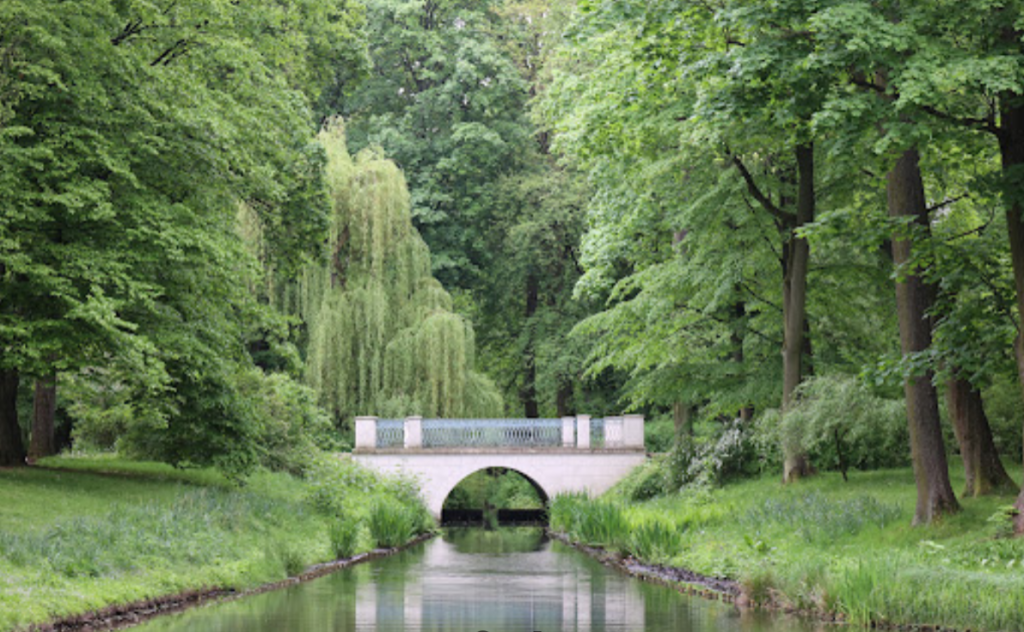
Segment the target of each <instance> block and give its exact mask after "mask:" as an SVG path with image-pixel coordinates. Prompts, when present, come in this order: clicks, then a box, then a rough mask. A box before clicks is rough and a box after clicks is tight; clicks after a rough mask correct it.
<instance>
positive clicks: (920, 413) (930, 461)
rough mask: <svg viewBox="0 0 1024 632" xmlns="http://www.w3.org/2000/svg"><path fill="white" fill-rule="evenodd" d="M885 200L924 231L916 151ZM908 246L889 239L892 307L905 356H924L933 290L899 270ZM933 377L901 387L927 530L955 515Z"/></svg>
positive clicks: (896, 173) (919, 520) (899, 165)
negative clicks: (936, 521)
mask: <svg viewBox="0 0 1024 632" xmlns="http://www.w3.org/2000/svg"><path fill="white" fill-rule="evenodd" d="M886 197H887V201H888V206H889V215H890V217H893V218H901V217H911V218H913V221H914V223H915V224H916V227H917V228H918V229H919V230H922V231H925V232H927V231H928V228H929V223H928V207H927V205H926V203H925V198H924V183H923V182H922V180H921V169H920V165H919V156H918V153H917V150H916V149H908V150H907V151H905V152H904V153H903V155H902V156H900V158H899V160H897V161H896V164H895V166H893V168H892V170H891V171H890V172H889V174H888V178H887V182H886ZM912 245H913V244H912V240H911V238H909V237H907V236H904V235H894V238H893V243H892V254H893V261H894V262H895V264H896V268H897V271H898V273H899V276H898V277H897V280H896V306H897V310H898V314H899V325H900V349H901V351H902V353H903V355H904V356H907V355H909V354H913V353H918V352H923V351H926V350H927V349H928V348H929V347H930V346H931V343H932V333H931V332H932V327H931V322H930V319H929V318H928V310H929V308H931V306H932V302H933V301H934V296H935V291H934V288H933V287H932V286H931V285H930V284H928V283H927V282H925V280H924V279H923V278H922V277H921V276H919V275H918V274H916V273H915V272H914V270H908V269H901V268H904V266H906V264H907V262H908V261H910V259H911V247H912ZM932 377H933V372H932V371H931V370H930V369H929V370H927V371H925V372H924V374H922V375H910V376H907V377H906V378H905V380H904V382H903V390H904V393H905V394H906V400H907V424H908V427H909V429H910V454H911V458H912V459H913V463H914V478H915V480H916V482H917V508H916V510H915V512H914V524H915V525H916V524H927V523H930V522H931V521H932V520H934V519H935V518H937V517H939V516H941V515H943V514H948V513H955V512H957V511H959V510H960V505H959V504H958V503H957V500H956V496H955V495H954V494H953V488H952V486H951V485H950V483H949V467H948V464H947V463H946V450H945V446H944V445H943V443H942V428H941V425H940V421H939V400H938V395H937V393H936V391H935V385H934V384H933V383H932Z"/></svg>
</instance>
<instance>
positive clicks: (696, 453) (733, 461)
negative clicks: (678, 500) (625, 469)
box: [664, 419, 760, 491]
mask: <svg viewBox="0 0 1024 632" xmlns="http://www.w3.org/2000/svg"><path fill="white" fill-rule="evenodd" d="M751 435H752V432H751V431H750V427H749V425H747V424H744V423H743V422H742V421H741V420H739V419H734V420H732V421H730V422H728V423H726V424H724V425H723V426H722V430H721V431H720V432H719V434H718V436H717V437H713V438H711V440H709V441H705V442H703V443H697V442H695V441H694V440H692V439H691V438H689V437H683V438H681V439H680V441H678V442H677V443H676V445H675V447H673V448H672V451H671V452H669V454H668V458H667V459H666V461H665V470H664V472H665V477H666V480H665V487H666V488H667V489H668V490H670V491H677V490H679V489H682V488H683V487H688V486H696V487H713V486H717V485H721V484H722V483H724V482H726V481H728V480H732V479H735V478H740V477H743V476H752V475H754V474H756V473H758V471H759V469H760V464H759V463H760V462H759V458H758V454H757V449H756V446H755V443H754V442H753V440H752V436H751Z"/></svg>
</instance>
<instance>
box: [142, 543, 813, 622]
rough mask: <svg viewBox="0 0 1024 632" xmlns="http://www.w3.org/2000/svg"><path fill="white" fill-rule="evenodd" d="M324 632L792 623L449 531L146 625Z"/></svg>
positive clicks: (556, 547)
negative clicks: (404, 547)
mask: <svg viewBox="0 0 1024 632" xmlns="http://www.w3.org/2000/svg"><path fill="white" fill-rule="evenodd" d="M136 629H138V630H145V631H146V632H156V631H169V630H176V631H179V630H189V631H198V632H207V631H209V632H212V631H223V632H229V631H235V630H238V631H239V632H241V631H243V630H244V631H246V632H250V631H271V630H273V631H274V632H278V631H281V630H289V631H298V630H317V631H325V632H349V631H355V632H370V631H381V632H391V631H395V632H397V631H403V632H419V631H423V632H428V631H429V632H432V631H444V632H478V631H480V630H486V631H487V632H532V631H541V632H590V631H593V632H604V631H608V632H612V631H626V630H629V631H634V630H651V631H666V632H667V631H669V630H671V631H673V632H679V631H693V632H712V631H714V632H719V631H722V632H730V631H740V630H742V631H743V632H756V631H760V630H771V631H772V632H782V631H784V630H785V631H788V630H798V629H801V626H798V625H797V624H795V623H794V622H791V621H789V622H775V623H772V622H771V621H770V620H768V619H767V618H766V617H763V616H760V615H751V614H746V615H743V616H740V615H739V614H738V612H737V611H736V610H735V609H733V608H731V607H728V606H724V605H722V604H719V603H715V602H707V601H703V600H699V599H693V598H689V597H686V596H683V595H680V594H678V593H676V592H675V591H672V590H669V589H667V588H663V587H660V586H653V585H650V584H645V583H642V582H638V581H636V580H633V579H631V578H629V577H626V576H624V575H622V574H620V573H618V572H616V571H613V570H610V569H607V568H605V567H603V566H602V565H600V564H598V563H597V562H594V561H593V560H591V559H589V558H586V557H584V556H582V555H580V554H579V553H577V552H575V551H572V550H571V549H568V548H567V547H564V546H562V545H561V544H560V543H557V542H549V541H547V540H546V539H545V538H544V536H543V533H542V532H541V531H540V530H539V529H526V528H518V529H501V530H498V531H494V532H488V531H484V530H482V529H462V530H449V531H448V532H447V533H446V535H445V536H444V537H443V538H435V539H434V540H432V541H430V542H428V543H426V544H425V545H423V546H419V547H416V548H414V549H412V550H409V551H406V552H403V553H401V554H398V555H395V556H393V557H389V558H386V559H383V560H379V561H377V562H373V563H371V564H364V565H361V566H356V567H353V568H351V569H348V570H345V571H341V572H338V573H335V574H333V575H329V576H327V577H324V578H321V579H318V580H315V581H312V582H309V583H306V584H301V585H297V586H293V587H290V588H286V589H283V590H279V591H275V592H270V593H266V594H263V595H258V596H255V597H250V598H246V599H241V600H238V601H234V602H229V603H224V604H218V605H214V606H210V607H205V608H200V609H196V610H191V611H188V612H185V613H181V614H178V615H172V616H169V617H165V618H161V619H157V620H154V621H152V622H149V623H147V624H144V625H143V626H140V627H139V628H136Z"/></svg>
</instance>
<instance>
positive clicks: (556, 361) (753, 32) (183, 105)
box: [0, 0, 1024, 627]
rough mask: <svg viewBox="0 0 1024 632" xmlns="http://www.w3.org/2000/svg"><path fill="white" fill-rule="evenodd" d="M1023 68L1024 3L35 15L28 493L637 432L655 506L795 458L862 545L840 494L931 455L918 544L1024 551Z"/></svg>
mask: <svg viewBox="0 0 1024 632" xmlns="http://www.w3.org/2000/svg"><path fill="white" fill-rule="evenodd" d="M1022 75H1024V3H1022V2H1021V0H1005V1H998V2H996V1H992V0H962V1H958V2H952V1H950V0H937V1H934V2H918V3H912V2H902V3H901V2H873V1H870V0H787V1H786V2H755V3H751V2H747V1H745V0H720V1H717V2H714V3H708V2H705V1H702V0H666V1H664V2H654V3H652V2H642V1H640V0H621V1H616V2H597V1H596V0H578V1H577V2H549V1H545V0H474V1H473V2H467V1H461V0H459V1H455V0H453V1H450V2H449V1H445V2H439V1H433V0H432V1H429V2H419V0H364V1H361V2H360V1H357V0H272V1H269V2H263V3H259V4H257V5H251V6H250V5H248V4H240V3H238V2H237V1H235V0H178V1H170V2H166V3H153V2H151V1H149V0H95V1H93V2H88V3H60V4H53V3H46V2H41V1H39V0H5V1H4V2H3V3H0V165H2V170H0V467H21V466H23V465H25V464H26V460H29V461H31V460H33V459H42V458H45V457H47V456H49V455H52V454H55V453H57V452H59V451H60V450H68V449H78V450H83V449H99V450H114V451H117V453H118V454H120V455H121V456H123V457H127V458H136V459H145V460H155V461H160V462H163V463H167V464H171V465H173V466H175V467H178V468H185V469H188V468H192V469H195V468H208V467H213V468H215V469H216V470H217V471H218V472H219V473H220V474H219V475H223V476H226V477H228V478H229V479H230V480H231V481H232V482H233V484H234V485H236V486H241V485H243V484H245V482H246V480H247V479H248V478H250V477H252V476H253V475H254V474H257V473H260V474H259V476H263V474H262V473H261V472H264V471H267V470H269V471H275V472H288V473H290V474H292V475H296V476H300V477H302V476H304V477H309V476H313V478H312V479H303V480H313V481H315V480H317V477H318V476H321V475H322V474H323V472H322V471H321V469H322V468H321V465H322V463H321V462H320V461H319V460H318V459H316V458H312V455H316V454H319V453H320V451H321V450H344V449H346V448H347V447H348V446H350V445H351V440H352V424H353V421H352V416H353V415H355V414H375V415H379V416H389V417H390V416H402V415H407V414H412V415H428V416H429V415H444V416H469V415H474V416H475V415H481V416H482V415H487V416H490V415H496V414H498V413H499V412H500V413H501V414H504V415H510V416H517V417H518V416H525V417H538V416H545V417H562V416H567V415H573V414H590V415H594V416H605V415H608V414H611V413H615V412H622V410H621V409H623V408H628V409H629V410H630V411H633V412H638V413H643V414H645V415H646V417H647V418H648V419H649V420H650V424H649V428H648V430H649V431H650V433H649V436H650V438H651V443H650V444H649V445H650V447H651V448H652V449H654V450H657V451H664V452H665V453H666V456H665V457H663V460H662V461H661V462H660V463H661V464H660V465H658V466H657V467H654V468H653V469H645V470H643V471H642V472H641V473H639V474H637V477H636V478H635V479H633V481H632V483H631V484H632V485H633V487H632V488H631V490H630V491H629V492H628V493H626V495H627V496H629V497H630V498H632V499H633V501H635V502H643V503H650V505H649V508H650V511H652V512H654V511H655V509H654V508H656V507H659V506H660V505H658V504H657V503H659V502H662V503H668V502H669V501H668V500H660V501H659V500H656V499H657V498H672V497H673V495H674V494H678V493H680V490H694V489H698V490H704V491H701V494H704V493H709V494H717V493H718V492H716V491H713V490H716V489H717V487H718V486H720V485H723V484H725V483H730V484H731V483H734V482H735V481H738V480H743V479H744V478H750V477H757V476H763V475H770V474H772V473H774V474H777V475H778V476H780V477H781V478H782V479H783V480H785V481H786V482H787V483H790V484H793V485H795V486H796V487H795V488H794V489H793V490H785V491H783V492H780V493H781V494H782V496H783V497H788V496H786V495H788V494H797V495H799V494H807V496H806V498H810V499H811V500H808V501H807V503H808V504H807V506H806V507H804V509H806V511H807V512H808V513H807V518H806V519H807V520H809V521H817V522H820V523H821V524H820V525H819V527H820V528H821V529H824V530H825V531H826V532H829V530H831V529H840V530H842V529H846V528H847V527H844V526H841V525H844V524H848V523H849V524H852V523H850V522H849V521H853V520H854V518H853V517H852V516H854V515H857V514H859V515H860V516H861V517H864V516H876V518H877V517H878V516H884V517H886V518H885V519H887V520H888V519H889V518H888V517H889V516H890V514H891V513H893V512H894V510H893V509H892V506H893V502H892V501H891V500H887V499H886V498H876V499H875V500H874V501H872V500H863V499H862V500H857V499H853V498H851V499H847V500H842V501H835V502H840V504H842V507H839V506H835V507H833V505H832V504H830V503H832V502H833V501H831V500H825V501H822V500H821V498H827V497H825V496H821V497H819V496H814V495H813V494H812V493H811V492H813V490H814V489H815V485H821V484H824V483H820V482H816V481H815V480H814V475H815V474H816V473H821V474H824V478H822V479H821V480H824V481H829V480H831V476H832V474H831V472H836V473H837V474H838V475H839V476H840V477H843V478H849V479H850V481H851V486H853V485H854V483H855V481H857V480H858V479H860V478H861V477H863V476H866V475H865V474H864V472H866V471H871V470H878V469H885V468H899V467H907V466H911V467H912V470H911V471H912V472H913V473H914V474H913V478H912V480H910V479H906V478H905V477H896V478H895V479H894V480H898V481H902V484H903V485H905V486H906V489H908V490H913V493H914V494H915V499H914V507H913V510H912V512H911V513H909V514H907V513H906V509H905V508H904V507H903V504H902V503H904V501H902V500H901V501H899V502H900V503H901V504H900V507H901V509H900V511H901V512H902V513H900V514H899V515H898V516H899V517H898V522H900V524H901V525H903V523H906V522H910V523H913V524H915V525H920V526H922V527H925V529H924V530H922V531H921V532H914V533H915V534H916V535H914V536H907V537H908V538H911V539H913V538H920V539H922V540H921V541H922V542H926V541H933V542H938V540H937V539H936V538H938V537H939V536H938V535H935V534H942V533H943V532H944V529H947V528H949V527H948V525H955V524H958V521H961V520H965V521H970V520H972V518H970V517H961V516H958V514H959V513H962V514H963V515H964V516H970V515H972V512H980V514H985V513H988V514H989V515H993V516H1001V517H1002V518H1001V519H1002V520H1003V522H1004V523H1010V522H1013V524H1014V525H1015V533H1016V534H1017V535H1024V491H1022V490H1024V486H1022V484H1021V483H1022V481H1021V480H1020V476H1019V464H1020V459H1021V456H1022V451H1021V446H1022V445H1024V433H1022V428H1024V424H1022V410H1024V406H1022V399H1021V394H1022V392H1024V391H1022V387H1024V382H1022V380H1024V352H1021V349H1022V348H1024V344H1022V342H1021V341H1022V337H1021V336H1022V331H1024V195H1022V194H1021V192H1022V191H1024V93H1022V88H1021V85H1022V84H1021V76H1022ZM950 455H958V457H955V458H954V460H953V467H952V468H950ZM951 470H952V472H953V474H952V477H951V474H950V472H951ZM12 475H16V474H12ZM26 476H31V475H26ZM329 476H338V477H341V478H343V479H345V478H347V477H349V476H350V474H345V473H336V474H329ZM351 476H355V475H351ZM960 477H962V479H961V478H960ZM356 478H358V476H357V477H356ZM254 480H255V479H254ZM805 480H807V481H808V482H807V485H806V486H805V485H804V481H805ZM253 485H254V484H253V483H252V481H250V482H249V486H248V487H246V488H244V489H254V488H255V487H254V486H253ZM239 489H243V488H242V487H239ZM1009 489H1015V490H1017V491H1018V493H1019V496H1018V499H1017V501H1016V502H1015V503H1012V504H1015V505H1016V509H1006V510H1005V511H1004V510H1003V508H1005V506H1006V505H1008V504H1011V503H1006V502H1004V501H1005V499H1006V498H1007V496H1006V494H1007V490H1009ZM707 490H711V491H707ZM392 491H393V493H392V492H388V494H389V497H390V496H391V495H397V496H402V493H399V492H398V491H395V490H392ZM624 493H625V492H624ZM685 493H686V494H688V493H689V492H685ZM319 494H320V495H319V496H316V498H317V500H316V501H315V503H314V505H315V507H316V508H317V509H316V510H317V511H319V512H321V513H325V512H326V513H329V514H332V515H344V514H345V512H347V511H350V508H348V507H347V505H345V504H344V503H343V502H341V501H338V500H337V499H336V498H333V497H332V495H331V493H329V490H328V489H327V488H326V487H325V488H323V489H321V491H320V492H319ZM989 497H991V498H996V499H999V500H998V501H997V504H998V506H995V507H993V506H989V505H988V504H987V503H990V502H993V501H990V500H987V498H989ZM456 500H458V499H456ZM196 502H199V501H196ZM203 502H205V501H203ZM310 502H313V501H310ZM792 502H796V501H792ZM843 503H845V504H843ZM858 503H862V504H858ZM314 505H311V506H314ZM401 506H407V503H406V504H402V505H401ZM645 506H648V505H645ZM711 506H715V505H711ZM700 507H706V506H704V505H701V506H700ZM800 507H803V506H802V505H801V506H800ZM972 507H975V508H976V507H985V508H986V509H985V510H979V509H972ZM364 509H365V510H366V511H368V512H369V513H368V514H367V515H366V520H367V522H366V524H367V525H369V524H373V525H376V528H377V529H378V530H379V531H380V532H381V533H382V534H383V532H384V531H387V532H388V533H389V534H390V535H387V536H384V535H382V536H381V537H382V538H385V539H387V540H388V541H400V540H401V539H402V538H404V537H405V536H406V535H407V531H406V530H405V529H404V527H403V526H402V525H405V524H407V523H409V522H410V521H415V520H416V518H414V517H412V516H408V515H407V516H404V517H403V515H402V512H403V511H404V510H403V509H400V508H399V505H395V504H392V503H390V502H389V501H383V500H381V501H380V502H377V503H370V505H368V506H367V507H365V508H361V509H360V511H363V510H364ZM797 509H798V507H797V505H793V506H789V505H786V506H785V507H784V509H779V510H777V511H776V510H769V509H768V508H765V509H764V510H763V511H764V513H765V515H764V517H763V521H764V522H765V524H772V525H782V523H781V522H778V520H776V519H775V518H773V517H772V516H776V515H778V516H781V515H783V514H787V513H790V514H792V513H794V512H795V513H799V512H798V511H797ZM603 510H604V509H602V511H603ZM664 510H665V512H666V513H667V514H672V513H673V512H675V511H680V512H684V513H685V511H690V510H689V509H686V510H685V511H684V509H678V508H675V509H674V508H672V507H669V506H666V507H665V508H664ZM183 511H184V510H183ZM246 511H248V510H246ZM693 511H695V512H697V514H695V515H698V516H699V512H701V511H711V510H710V509H706V508H700V509H693ZM751 511H752V510H751ZM332 512H333V513H332ZM272 514H273V512H271V514H270V515H272ZM833 514H836V515H840V516H848V517H847V518H842V519H841V520H839V524H840V526H830V525H832V524H833V523H832V522H830V521H831V520H832V518H833ZM801 515H802V514H801ZM978 517H979V515H974V518H978ZM110 519H111V520H115V519H119V518H116V517H114V516H112V517H110ZM132 519H135V518H132ZM138 519H139V520H144V519H146V520H148V519H149V518H145V517H138ZM609 519H610V520H613V521H615V520H619V519H618V518H614V517H611V518H609ZM872 519H875V518H872ZM879 519H880V518H879ZM998 522H999V518H997V519H996V523H998ZM599 524H600V523H599ZM972 524H973V523H972ZM347 525H350V523H348V522H345V521H342V522H340V523H337V525H336V526H335V527H333V530H332V531H331V535H330V538H329V539H330V541H331V548H333V549H334V552H335V553H339V552H346V551H350V550H356V549H358V547H359V546H361V545H359V544H358V543H359V542H360V537H361V536H360V535H359V533H357V532H355V531H353V530H351V529H350V528H349V526H347ZM637 526H638V531H637V533H638V534H642V535H643V537H644V542H645V544H643V545H642V546H643V550H644V551H645V552H646V553H647V554H648V555H652V556H655V557H658V556H659V554H658V551H659V550H660V549H659V547H661V546H662V544H659V543H660V542H662V541H663V540H664V539H665V538H666V537H667V536H666V533H670V532H671V530H672V529H674V528H675V527H672V526H671V525H669V526H666V525H665V524H662V523H658V522H652V523H651V524H649V525H637ZM1000 526H1001V525H999V524H996V526H994V527H993V528H994V529H997V530H998V529H999V528H1000ZM11 528H12V529H15V531H17V533H16V535H17V537H19V538H28V539H26V540H25V542H29V541H30V540H31V538H32V537H34V536H32V535H31V533H32V531H31V529H30V528H28V527H26V528H24V529H21V530H18V529H17V528H16V527H13V526H12V527H11ZM268 528H270V527H268ZM601 528H603V527H601ZM772 528H773V529H775V528H776V527H772ZM777 528H778V529H779V530H780V532H785V530H786V529H787V528H788V529H789V531H790V532H791V533H790V534H789V535H788V536H786V537H788V538H795V539H796V540H795V541H801V540H800V538H802V537H803V536H801V535H800V534H801V533H804V532H806V531H807V530H808V529H812V527H810V526H807V525H797V524H790V525H789V526H788V527H783V526H778V527H777ZM850 528H852V527H850ZM865 528H867V527H865ZM889 528H890V527H886V528H885V529H884V530H883V532H885V533H888V531H887V530H888V529H889ZM892 528H897V527H892ZM903 528H904V527H903V526H900V527H899V529H900V530H901V531H900V532H902V529H903ZM749 535H750V538H751V542H752V543H754V544H752V545H746V541H745V540H744V545H746V546H748V548H759V547H758V546H757V543H758V542H762V543H763V542H765V540H763V539H761V538H760V537H758V536H757V534H756V533H753V532H750V533H749ZM786 537H781V536H779V535H778V534H773V535H772V536H771V538H769V540H777V541H779V542H781V541H783V540H786ZM815 537H817V536H815ZM842 537H846V536H842ZM851 537H860V536H851ZM987 537H988V536H985V537H979V538H978V540H977V541H978V542H988V541H989V540H987V539H986V538H987ZM812 539H813V538H812ZM897 539H898V538H897ZM10 541H11V542H15V540H10ZM786 541H788V540H786ZM17 542H21V540H17ZM993 542H997V544H993V545H992V546H995V547H997V548H998V547H1003V546H1011V545H1009V544H1004V543H1003V542H1002V541H1001V540H999V541H995V540H993ZM897 544H898V543H897ZM19 546H20V545H19ZM26 546H27V547H28V550H31V549H32V547H34V546H36V545H35V544H30V545H26ZM39 546H42V545H39ZM779 546H782V545H781V544H777V543H776V542H771V541H769V542H768V543H767V544H765V547H767V548H768V549H770V548H771V547H779ZM894 546H895V545H894ZM915 546H918V545H915ZM919 546H920V547H921V548H920V549H916V548H914V549H913V550H914V551H916V552H917V553H916V555H923V553H922V551H924V550H926V549H928V548H929V547H930V546H931V545H926V544H921V545H919ZM940 546H944V545H940ZM965 546H966V545H965ZM975 546H978V547H982V545H981V544H977V545H975ZM1012 546H1016V545H1012ZM37 548H38V547H37ZM761 548H764V547H761ZM911 548H913V547H911ZM932 548H934V547H932ZM898 549H899V547H898V546H896V549H895V550H898ZM936 550H941V549H936ZM29 558H31V556H29V557H27V558H25V559H29ZM33 559H34V558H33ZM752 559H753V558H752ZM883 559H887V558H885V556H884V555H882V554H881V553H880V554H879V560H883ZM983 559H986V560H988V559H989V557H987V556H986V557H983ZM1000 559H1002V558H1001V557H1000ZM698 561H699V560H698ZM78 563H79V562H75V564H78ZM82 563H83V564H84V562H82ZM1007 563H1009V562H1007ZM1015 565H1016V563H1015ZM73 566H74V564H72V565H71V566H68V567H67V568H73ZM911 566H913V564H911ZM87 570H88V569H87ZM779 572H780V573H781V572H782V571H779ZM787 572H788V571H787ZM815 572H817V571H815ZM851 572H852V571H851ZM873 572H874V571H872V573H873ZM879 572H881V571H879ZM987 572H989V571H988V569H986V570H985V571H984V572H982V573H980V574H979V575H978V578H979V581H980V582H981V584H979V586H985V587H987V586H988V584H985V582H986V581H988V580H987V579H986V577H988V575H986V574H985V573H987ZM965 573H966V571H965ZM851 577H853V576H852V575H851ZM967 577H970V575H969V574H963V575H962V578H967ZM912 580H913V578H908V579H907V582H906V585H907V586H914V585H915V584H914V583H913V581H916V580H913V581H912ZM751 581H752V585H753V584H757V583H758V582H754V581H753V580H751ZM765 581H766V582H767V579H766V580H765ZM794 581H795V580H794ZM867 581H868V580H867V579H865V580H864V581H863V582H861V583H860V584H858V583H857V582H856V581H854V580H853V579H851V580H850V582H849V583H850V585H851V586H854V585H860V586H861V587H862V588H863V586H864V585H865V582H867ZM872 581H873V580H872ZM957 581H960V580H957ZM964 581H966V579H964ZM768 583H771V582H768ZM837 585H838V584H836V583H835V582H833V584H829V585H828V588H829V589H830V590H832V591H833V592H832V593H829V594H837V592H836V591H839V590H840V589H839V588H836V586H837ZM964 585H966V584H964ZM787 590H788V593H787V594H795V593H794V590H795V589H787ZM850 590H854V589H853V588H851V589H850ZM865 590H866V589H865ZM936 590H938V589H936ZM977 590H981V588H978V589H977ZM984 590H986V591H987V590H988V588H984ZM921 592H922V593H927V591H921ZM967 593H968V591H966V590H964V591H963V594H967ZM751 594H760V591H758V590H754V589H752V590H751ZM893 594H896V593H893ZM794 599H795V597H794ZM908 599H909V601H908V603H916V602H914V599H913V597H909V598H908ZM954 602H955V600H952V599H951V600H950V603H954ZM951 607H952V606H951ZM848 614H849V616H851V617H854V618H856V617H858V616H860V615H857V614H856V613H854V612H851V613H848ZM904 614H905V615H906V616H908V617H912V616H913V615H914V613H913V612H906V613H904ZM885 616H887V617H888V616H889V614H886V615H885ZM951 616H952V615H951ZM956 616H960V615H956ZM985 616H988V615H985ZM1000 616H1001V615H992V616H991V617H990V618H989V621H990V623H993V624H996V623H997V622H998V621H999V620H1000V619H999V617H1000ZM924 618H926V619H927V618H930V617H924ZM954 618H955V617H954ZM972 627H974V626H972Z"/></svg>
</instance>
